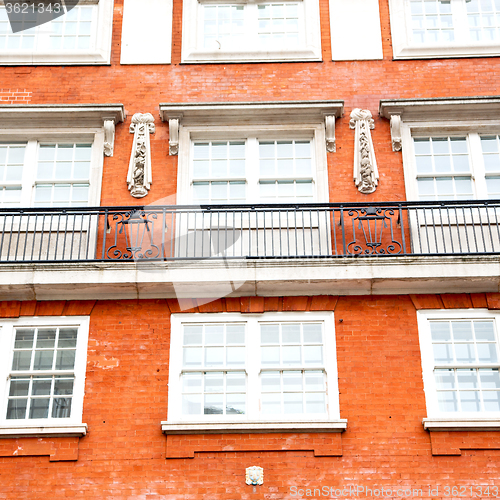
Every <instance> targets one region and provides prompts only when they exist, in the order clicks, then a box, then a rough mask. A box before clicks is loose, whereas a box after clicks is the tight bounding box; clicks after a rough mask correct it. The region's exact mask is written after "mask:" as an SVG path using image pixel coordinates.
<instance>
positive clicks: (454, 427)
mask: <svg viewBox="0 0 500 500" xmlns="http://www.w3.org/2000/svg"><path fill="white" fill-rule="evenodd" d="M422 424H423V426H424V429H425V430H427V431H430V432H434V431H441V432H442V431H500V419H499V418H424V419H423V421H422Z"/></svg>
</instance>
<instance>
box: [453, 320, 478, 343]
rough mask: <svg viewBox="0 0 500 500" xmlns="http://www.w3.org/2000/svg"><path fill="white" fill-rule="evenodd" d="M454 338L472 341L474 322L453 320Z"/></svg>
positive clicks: (461, 340) (460, 340)
mask: <svg viewBox="0 0 500 500" xmlns="http://www.w3.org/2000/svg"><path fill="white" fill-rule="evenodd" d="M451 326H452V329H453V338H454V340H455V341H459V342H472V341H473V340H474V338H473V336H472V323H471V322H470V321H452V323H451Z"/></svg>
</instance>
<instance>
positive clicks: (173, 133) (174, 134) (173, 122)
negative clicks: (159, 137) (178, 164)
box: [168, 118, 179, 156]
mask: <svg viewBox="0 0 500 500" xmlns="http://www.w3.org/2000/svg"><path fill="white" fill-rule="evenodd" d="M168 136H169V137H168V153H169V154H170V155H171V156H175V155H178V154H179V118H170V119H169V120H168Z"/></svg>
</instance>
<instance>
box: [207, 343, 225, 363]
mask: <svg viewBox="0 0 500 500" xmlns="http://www.w3.org/2000/svg"><path fill="white" fill-rule="evenodd" d="M223 364H224V347H206V348H205V366H207V367H208V366H221V365H223Z"/></svg>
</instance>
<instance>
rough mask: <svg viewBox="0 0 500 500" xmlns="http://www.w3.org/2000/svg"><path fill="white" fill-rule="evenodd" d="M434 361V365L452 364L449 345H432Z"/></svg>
mask: <svg viewBox="0 0 500 500" xmlns="http://www.w3.org/2000/svg"><path fill="white" fill-rule="evenodd" d="M432 349H433V351H434V361H435V362H436V363H451V362H453V354H452V346H451V344H433V346H432Z"/></svg>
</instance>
